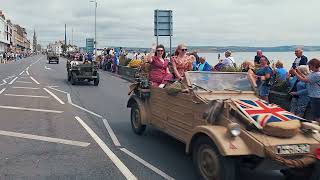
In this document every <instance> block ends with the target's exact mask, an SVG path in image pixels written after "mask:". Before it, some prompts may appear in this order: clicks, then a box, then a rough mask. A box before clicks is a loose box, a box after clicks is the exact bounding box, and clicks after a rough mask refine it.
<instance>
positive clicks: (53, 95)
mask: <svg viewBox="0 0 320 180" xmlns="http://www.w3.org/2000/svg"><path fill="white" fill-rule="evenodd" d="M43 89H44V90H45V91H47V93H49V94H50V95H51V96H52V97H53V98H55V99H56V100H57V101H58V102H59V103H60V104H64V102H63V101H62V100H61V99H59V98H58V96H56V95H55V94H53V93H52V92H51V91H49V90H48V89H47V88H43Z"/></svg>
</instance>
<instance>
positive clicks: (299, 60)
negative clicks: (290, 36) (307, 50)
mask: <svg viewBox="0 0 320 180" xmlns="http://www.w3.org/2000/svg"><path fill="white" fill-rule="evenodd" d="M294 54H295V55H296V59H295V60H294V62H293V63H292V68H293V69H295V68H296V67H298V66H301V65H307V63H308V58H307V57H306V56H304V55H303V50H302V49H301V48H297V49H296V50H295V51H294Z"/></svg>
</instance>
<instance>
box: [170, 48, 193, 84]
mask: <svg viewBox="0 0 320 180" xmlns="http://www.w3.org/2000/svg"><path fill="white" fill-rule="evenodd" d="M187 51H188V49H187V47H186V46H185V45H183V44H180V45H178V47H177V49H176V52H175V55H174V56H173V57H172V66H173V70H174V74H175V76H176V79H179V80H182V79H183V78H184V73H185V72H186V71H191V70H192V62H193V61H195V59H196V58H195V57H194V56H193V55H187Z"/></svg>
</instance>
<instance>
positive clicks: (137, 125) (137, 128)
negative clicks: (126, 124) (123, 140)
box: [131, 103, 146, 135]
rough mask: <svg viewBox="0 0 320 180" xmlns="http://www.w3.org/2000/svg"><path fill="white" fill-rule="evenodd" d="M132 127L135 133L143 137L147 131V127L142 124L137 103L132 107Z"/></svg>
mask: <svg viewBox="0 0 320 180" xmlns="http://www.w3.org/2000/svg"><path fill="white" fill-rule="evenodd" d="M131 127H132V130H133V132H134V133H136V134H138V135H141V134H143V132H144V131H145V130H146V125H143V124H141V112H140V109H139V106H138V104H137V103H135V104H133V105H132V107H131Z"/></svg>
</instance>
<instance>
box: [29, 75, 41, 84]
mask: <svg viewBox="0 0 320 180" xmlns="http://www.w3.org/2000/svg"><path fill="white" fill-rule="evenodd" d="M30 78H31V79H32V81H34V82H35V83H36V84H40V83H39V82H38V81H37V80H35V79H34V78H33V77H32V76H30Z"/></svg>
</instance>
